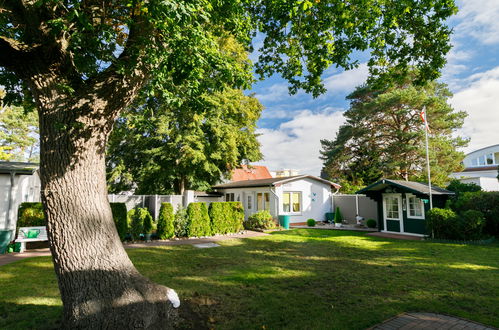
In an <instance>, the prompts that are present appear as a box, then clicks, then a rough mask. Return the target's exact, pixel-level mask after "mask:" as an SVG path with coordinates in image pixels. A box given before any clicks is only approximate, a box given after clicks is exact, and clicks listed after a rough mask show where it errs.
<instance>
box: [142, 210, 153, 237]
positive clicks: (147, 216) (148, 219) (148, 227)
mask: <svg viewBox="0 0 499 330" xmlns="http://www.w3.org/2000/svg"><path fill="white" fill-rule="evenodd" d="M139 216H140V217H141V218H142V221H143V223H144V234H152V231H153V230H154V220H153V219H152V215H151V213H150V212H149V210H148V209H146V208H140V209H139Z"/></svg>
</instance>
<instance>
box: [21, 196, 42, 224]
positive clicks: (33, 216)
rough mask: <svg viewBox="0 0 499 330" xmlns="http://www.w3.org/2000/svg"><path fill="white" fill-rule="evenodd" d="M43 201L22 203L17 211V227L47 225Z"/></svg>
mask: <svg viewBox="0 0 499 330" xmlns="http://www.w3.org/2000/svg"><path fill="white" fill-rule="evenodd" d="M46 225H47V221H46V220H45V214H43V206H42V203H28V202H26V203H21V205H19V210H18V212H17V228H19V227H38V226H46Z"/></svg>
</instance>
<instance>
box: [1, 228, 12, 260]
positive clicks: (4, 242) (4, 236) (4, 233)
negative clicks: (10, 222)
mask: <svg viewBox="0 0 499 330" xmlns="http://www.w3.org/2000/svg"><path fill="white" fill-rule="evenodd" d="M11 240H12V230H0V254H4V253H5V252H6V251H7V247H8V246H9V243H10V241H11Z"/></svg>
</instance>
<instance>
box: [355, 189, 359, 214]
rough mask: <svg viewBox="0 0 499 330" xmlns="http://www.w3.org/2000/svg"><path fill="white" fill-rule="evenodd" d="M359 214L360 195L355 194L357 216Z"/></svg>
mask: <svg viewBox="0 0 499 330" xmlns="http://www.w3.org/2000/svg"><path fill="white" fill-rule="evenodd" d="M358 215H359V195H357V194H356V195H355V216H358Z"/></svg>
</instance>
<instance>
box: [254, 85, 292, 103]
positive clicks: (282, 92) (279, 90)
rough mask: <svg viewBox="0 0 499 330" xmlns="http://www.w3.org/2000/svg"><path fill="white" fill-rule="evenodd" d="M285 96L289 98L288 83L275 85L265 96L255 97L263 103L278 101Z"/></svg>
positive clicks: (257, 95) (258, 95)
mask: <svg viewBox="0 0 499 330" xmlns="http://www.w3.org/2000/svg"><path fill="white" fill-rule="evenodd" d="M285 96H289V91H288V85H287V84H286V83H282V84H274V85H272V86H270V87H269V88H268V89H267V92H266V93H265V94H258V93H257V94H256V95H255V97H256V98H257V99H258V100H260V101H261V102H265V101H277V100H279V99H282V98H283V97H285Z"/></svg>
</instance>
